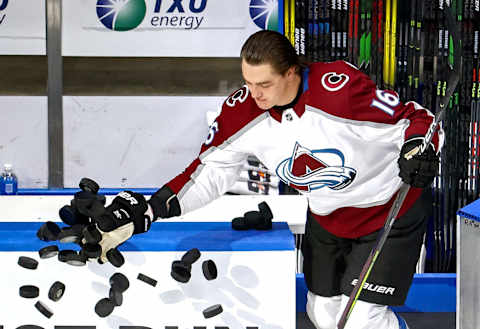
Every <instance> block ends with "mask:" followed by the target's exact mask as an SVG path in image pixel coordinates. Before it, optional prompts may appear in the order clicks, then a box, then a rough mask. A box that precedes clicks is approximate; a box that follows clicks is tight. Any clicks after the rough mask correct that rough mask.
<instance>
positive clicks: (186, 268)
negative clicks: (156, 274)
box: [170, 260, 192, 283]
mask: <svg viewBox="0 0 480 329" xmlns="http://www.w3.org/2000/svg"><path fill="white" fill-rule="evenodd" d="M191 268H192V267H191V265H190V264H186V263H184V262H182V261H181V260H176V261H174V262H173V263H172V271H171V272H170V275H171V276H172V278H174V279H175V280H176V281H178V282H182V283H186V282H188V281H189V280H190V277H191V276H192V274H191V273H190V272H191Z"/></svg>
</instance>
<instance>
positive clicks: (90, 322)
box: [0, 250, 295, 329]
mask: <svg viewBox="0 0 480 329" xmlns="http://www.w3.org/2000/svg"><path fill="white" fill-rule="evenodd" d="M123 254H124V256H125V258H126V263H125V264H124V265H123V266H122V267H121V268H119V269H118V268H115V267H113V266H111V265H110V264H104V265H99V264H97V263H94V262H89V263H88V264H87V266H83V267H75V266H71V265H68V264H66V263H61V262H59V261H58V260H57V258H56V257H54V258H50V259H39V257H38V253H36V252H0V257H1V263H2V280H0V291H2V300H3V302H2V307H1V308H0V326H3V327H4V328H5V329H10V328H17V327H19V326H21V325H25V324H35V325H39V326H42V327H44V328H53V327H54V326H55V325H62V326H67V325H68V326H95V327H96V328H118V327H119V326H146V327H150V328H159V329H161V328H164V327H165V326H178V328H182V329H187V328H189V329H191V328H193V327H194V326H206V327H207V328H213V327H214V326H227V327H228V328H230V329H237V328H238V329H240V328H241V329H245V328H246V327H247V326H252V327H258V328H262V329H292V328H295V270H294V269H295V256H294V251H293V250H291V251H262V252H258V251H257V252H251V251H233V252H202V256H201V257H200V259H199V260H198V261H197V262H196V263H194V264H193V267H192V278H191V280H190V281H189V282H188V283H186V284H183V283H179V282H177V281H175V280H173V279H172V278H171V277H170V274H169V273H170V267H171V263H172V262H173V261H174V260H178V259H180V258H181V256H182V255H183V254H184V252H124V253H123ZM19 256H29V257H32V258H35V259H37V260H39V266H38V269H36V270H29V269H24V268H22V267H20V266H18V265H17V260H18V257H19ZM206 259H212V260H213V261H214V262H215V263H216V265H217V268H218V278H217V279H216V280H212V281H207V280H206V279H205V278H204V276H203V274H202V272H201V262H203V261H204V260H206ZM115 272H121V273H123V274H125V275H126V276H127V277H128V279H129V281H130V287H129V289H128V290H127V291H125V292H124V294H123V297H124V301H123V304H122V305H121V306H119V307H116V308H115V309H114V311H113V313H112V314H111V315H110V316H108V317H106V318H100V317H98V316H97V315H96V313H95V312H94V306H95V304H96V302H97V301H98V300H100V299H101V298H105V297H108V291H109V278H110V276H111V275H112V274H113V273H115ZM140 272H141V273H143V274H145V275H148V276H150V277H152V278H154V279H156V280H157V281H158V284H157V286H156V287H152V286H150V285H147V284H146V283H144V282H142V281H139V280H137V279H136V277H137V275H138V273H140ZM54 281H61V282H63V283H64V284H65V286H66V289H65V294H64V296H63V297H62V299H60V300H59V301H58V302H53V301H51V300H49V299H48V297H47V294H48V289H49V287H50V286H51V284H52V283H53V282H54ZM25 284H33V285H36V286H37V287H39V288H40V296H39V297H38V298H35V299H32V300H30V299H26V298H22V297H20V296H19V293H18V289H19V287H20V286H21V285H25ZM37 300H40V301H42V302H43V303H44V304H45V305H47V307H49V308H50V309H51V310H52V311H53V313H54V315H53V316H52V317H51V318H50V319H47V318H46V317H44V316H43V315H42V314H41V313H40V312H38V311H37V310H36V309H35V308H34V304H35V302H36V301H37ZM214 304H221V305H222V307H223V310H224V311H223V313H222V314H220V315H217V316H215V317H213V318H210V319H205V318H204V317H203V314H202V310H203V309H205V308H207V307H209V306H211V305H214Z"/></svg>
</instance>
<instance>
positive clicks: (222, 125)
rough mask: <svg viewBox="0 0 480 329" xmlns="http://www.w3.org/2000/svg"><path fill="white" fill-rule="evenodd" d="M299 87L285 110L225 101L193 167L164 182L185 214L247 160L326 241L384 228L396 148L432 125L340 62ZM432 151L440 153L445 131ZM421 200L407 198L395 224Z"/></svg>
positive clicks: (240, 98) (313, 72)
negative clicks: (293, 192)
mask: <svg viewBox="0 0 480 329" xmlns="http://www.w3.org/2000/svg"><path fill="white" fill-rule="evenodd" d="M302 84H303V93H302V94H301V96H300V97H299V99H298V101H297V102H296V103H295V104H294V105H293V107H292V108H288V109H282V110H280V109H277V108H272V109H270V110H268V111H265V110H262V109H260V108H259V107H258V106H257V105H256V103H255V101H254V99H253V98H252V97H251V95H250V94H249V90H248V88H247V87H246V86H244V87H242V88H240V89H239V90H237V91H235V92H234V93H233V94H232V95H230V97H228V98H227V99H226V100H225V102H224V104H223V107H222V111H221V113H220V115H219V116H218V117H217V119H216V120H215V122H214V123H213V124H212V125H211V127H210V133H209V136H208V138H207V140H206V141H205V143H204V144H203V146H202V149H201V151H200V154H199V156H198V158H197V159H195V160H194V161H193V162H192V163H191V164H190V166H189V167H188V168H187V169H186V170H185V171H184V172H182V173H181V174H180V175H178V176H177V177H175V178H174V179H173V180H171V181H170V182H169V183H167V185H168V186H169V187H170V188H171V189H172V190H173V191H174V192H175V193H176V194H177V196H178V199H179V202H180V206H181V210H182V214H184V213H186V212H188V211H191V210H193V209H196V208H198V207H201V206H203V205H205V204H206V203H208V202H210V201H212V200H213V199H215V198H217V197H219V196H221V195H222V194H224V193H225V192H226V191H227V190H228V189H229V188H230V187H231V186H232V185H233V184H234V183H235V181H236V179H237V176H238V174H239V172H240V170H241V168H242V165H243V164H244V162H245V159H246V158H247V157H248V155H249V154H253V155H255V156H256V157H257V158H258V159H259V160H260V161H261V162H262V163H263V164H264V165H265V166H266V167H267V168H268V169H269V170H271V171H275V172H276V174H277V176H278V177H279V178H280V179H281V180H282V181H284V182H285V183H286V184H288V185H289V186H291V187H294V188H296V189H297V190H299V191H300V192H301V193H303V194H305V195H307V197H308V199H309V208H310V211H311V212H312V213H313V214H314V217H315V218H316V219H317V220H318V221H319V222H320V224H321V225H322V226H323V227H324V228H325V229H327V230H328V231H330V232H331V233H333V234H336V235H338V236H342V237H347V238H355V237H358V236H361V235H364V234H368V233H371V232H373V231H375V230H377V229H379V228H380V227H382V226H383V224H384V222H385V219H386V216H387V214H388V210H389V209H390V206H391V204H392V202H393V199H394V196H395V193H396V192H397V191H398V188H399V187H400V185H401V179H400V177H399V176H398V166H397V159H398V156H399V153H400V149H401V146H402V144H403V143H404V142H405V140H407V139H411V138H419V137H422V136H424V135H425V133H426V131H427V130H428V128H429V126H430V125H431V124H432V122H433V119H434V116H433V115H432V114H431V113H430V112H429V111H428V110H426V109H424V108H422V107H421V106H420V105H418V104H416V103H414V102H409V103H406V104H403V103H402V102H401V101H400V100H399V98H398V96H397V95H396V94H395V93H394V92H392V91H385V90H379V89H377V88H376V86H375V84H374V83H373V81H371V80H370V78H369V77H368V76H367V75H365V74H363V73H362V72H360V71H359V70H357V69H356V68H355V67H353V66H352V65H350V64H349V63H346V62H344V61H336V62H329V63H314V64H311V65H310V66H309V67H308V69H305V71H304V73H303V82H302ZM433 143H434V145H435V147H436V150H437V151H439V150H440V148H441V146H442V144H443V131H441V130H439V131H438V132H437V134H435V136H434V140H433ZM420 193H421V190H420V189H415V188H412V189H411V190H410V192H409V194H408V195H407V198H406V200H405V202H404V205H403V207H402V209H401V210H400V213H399V216H401V215H402V214H403V213H405V211H406V210H408V208H409V207H411V205H412V204H413V203H414V202H415V200H416V199H418V197H419V196H420ZM299 215H301V214H299ZM232 216H233V213H232Z"/></svg>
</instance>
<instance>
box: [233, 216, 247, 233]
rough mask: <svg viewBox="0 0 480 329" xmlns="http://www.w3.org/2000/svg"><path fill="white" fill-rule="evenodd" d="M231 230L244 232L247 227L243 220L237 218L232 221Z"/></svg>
mask: <svg viewBox="0 0 480 329" xmlns="http://www.w3.org/2000/svg"><path fill="white" fill-rule="evenodd" d="M232 228H233V229H234V230H236V231H246V230H248V228H249V227H248V225H247V222H246V221H245V218H243V217H237V218H234V219H232Z"/></svg>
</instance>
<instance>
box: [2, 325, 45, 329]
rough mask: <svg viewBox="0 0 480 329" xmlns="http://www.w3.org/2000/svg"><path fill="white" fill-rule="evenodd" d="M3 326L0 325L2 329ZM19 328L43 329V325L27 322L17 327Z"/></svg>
mask: <svg viewBox="0 0 480 329" xmlns="http://www.w3.org/2000/svg"><path fill="white" fill-rule="evenodd" d="M1 328H2V327H0V329H1ZM17 329H43V327H40V326H36V325H34V324H25V325H23V326H20V327H17Z"/></svg>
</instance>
